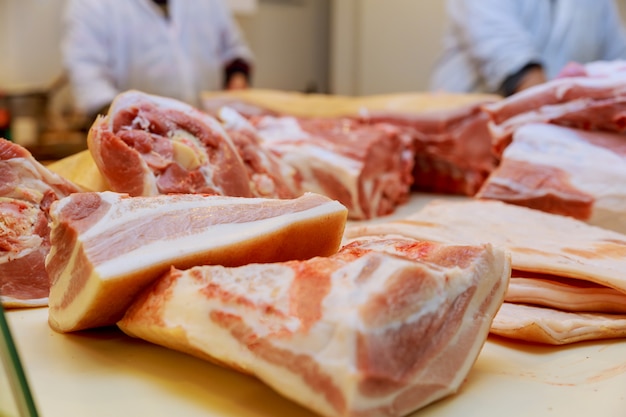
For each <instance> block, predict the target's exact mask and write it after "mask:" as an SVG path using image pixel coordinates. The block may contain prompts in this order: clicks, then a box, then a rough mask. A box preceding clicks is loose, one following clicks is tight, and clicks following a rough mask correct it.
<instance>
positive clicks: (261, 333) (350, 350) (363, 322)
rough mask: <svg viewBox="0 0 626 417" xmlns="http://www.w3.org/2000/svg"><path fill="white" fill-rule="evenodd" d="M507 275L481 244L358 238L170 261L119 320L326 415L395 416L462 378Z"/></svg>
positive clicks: (503, 262) (500, 254) (134, 331)
mask: <svg viewBox="0 0 626 417" xmlns="http://www.w3.org/2000/svg"><path fill="white" fill-rule="evenodd" d="M509 274H510V263H509V257H508V255H507V254H506V253H505V252H504V251H502V250H499V249H496V248H494V247H492V246H491V245H488V244H487V245H476V246H464V245H461V246H459V245H444V244H436V243H432V242H418V241H415V240H412V239H404V238H393V239H366V240H362V241H358V242H353V243H352V244H350V245H348V246H346V247H343V248H342V249H341V250H340V251H339V253H337V254H336V255H333V256H330V257H316V258H312V259H309V260H307V261H290V262H285V263H275V264H265V265H261V264H250V265H245V266H241V267H238V268H225V267H222V266H204V267H196V268H192V269H188V270H184V271H181V270H177V269H172V270H171V271H170V273H169V274H167V275H165V276H164V277H162V278H161V279H159V280H158V281H157V282H156V283H155V285H154V286H152V287H151V288H150V290H149V291H147V292H145V293H143V294H142V295H141V296H139V297H138V299H137V301H135V303H134V304H133V305H132V306H131V307H130V309H129V310H128V312H127V313H126V315H125V316H124V318H123V319H122V320H121V321H120V322H119V323H118V326H119V327H120V328H121V329H122V330H123V331H124V332H126V333H128V334H130V335H131V336H135V337H141V338H143V339H145V340H148V341H152V342H154V343H158V344H161V345H164V346H166V347H170V348H173V349H177V350H180V351H183V352H187V353H190V354H192V355H196V356H198V357H201V358H204V359H208V360H211V361H214V362H216V363H219V364H222V365H225V366H229V367H232V368H235V369H237V370H239V371H242V372H246V373H249V374H252V375H255V376H257V377H258V378H259V379H261V380H262V381H264V382H265V383H267V384H268V385H270V386H271V387H272V388H274V389H275V390H277V391H278V392H279V393H281V394H282V395H284V396H286V397H287V398H290V399H292V400H294V401H296V402H298V403H300V404H301V405H303V406H305V407H308V408H310V409H312V410H314V411H315V412H317V413H319V414H321V415H324V416H328V417H331V416H332V417H334V416H402V415H406V414H408V413H410V412H412V411H414V410H416V409H418V408H421V407H424V406H425V405H427V404H429V403H431V402H433V401H435V400H437V399H440V398H442V397H444V396H447V395H449V394H451V393H454V392H455V391H456V390H457V389H458V388H459V386H460V385H461V384H462V383H463V380H464V379H465V377H466V376H467V373H468V372H469V370H470V368H471V367H472V365H473V363H474V361H475V360H476V358H477V356H478V354H479V352H480V350H481V348H482V346H483V344H484V342H485V340H486V337H487V334H488V331H489V327H490V324H491V321H492V319H493V316H494V315H495V313H496V311H497V310H498V308H499V307H500V305H501V303H502V298H503V296H504V290H505V289H506V286H507V282H508V279H509Z"/></svg>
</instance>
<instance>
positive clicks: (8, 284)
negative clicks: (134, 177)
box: [0, 139, 81, 307]
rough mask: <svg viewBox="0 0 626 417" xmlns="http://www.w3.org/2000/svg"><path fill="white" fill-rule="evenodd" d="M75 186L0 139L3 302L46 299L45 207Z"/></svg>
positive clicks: (44, 302)
mask: <svg viewBox="0 0 626 417" xmlns="http://www.w3.org/2000/svg"><path fill="white" fill-rule="evenodd" d="M79 191H81V190H80V188H79V187H78V186H77V185H75V184H73V183H71V182H70V181H68V180H66V179H64V178H63V177H61V176H59V175H57V174H55V173H53V172H51V171H50V170H48V169H47V168H46V167H45V166H44V165H42V164H41V163H39V162H38V161H37V160H36V159H35V158H34V157H33V156H32V155H31V153H30V152H29V151H28V150H27V149H26V148H23V147H22V146H20V145H18V144H15V143H12V142H9V141H8V140H5V139H0V300H1V302H2V305H3V306H4V307H39V306H45V305H47V303H48V291H49V288H50V285H49V282H48V281H49V280H48V274H47V273H46V270H45V266H44V260H45V257H46V255H47V253H48V251H49V250H50V228H49V226H48V210H49V207H50V204H51V203H52V202H53V201H55V200H56V199H59V198H63V197H65V196H67V195H69V194H71V193H73V192H79Z"/></svg>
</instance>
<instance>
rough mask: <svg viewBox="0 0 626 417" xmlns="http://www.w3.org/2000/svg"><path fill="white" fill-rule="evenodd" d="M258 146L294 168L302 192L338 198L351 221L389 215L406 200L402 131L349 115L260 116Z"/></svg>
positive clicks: (407, 145)
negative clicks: (261, 145)
mask: <svg viewBox="0 0 626 417" xmlns="http://www.w3.org/2000/svg"><path fill="white" fill-rule="evenodd" d="M253 125H254V126H255V127H256V128H257V132H258V134H259V136H260V137H261V139H262V141H263V146H264V147H265V148H266V149H268V150H269V151H271V152H274V153H275V154H277V155H278V156H279V157H280V158H281V159H282V160H283V161H285V162H286V163H287V164H289V165H291V166H292V167H293V168H295V169H296V171H297V172H298V175H299V176H300V178H301V183H300V186H301V189H302V190H303V191H308V192H315V193H319V194H323V195H326V196H328V197H330V198H332V199H335V200H338V201H339V202H341V203H342V204H344V205H345V206H346V207H347V208H348V213H349V217H350V218H351V219H355V220H361V219H370V218H373V217H377V216H382V215H386V214H390V213H392V212H393V211H394V210H395V208H396V207H397V206H398V205H400V204H402V203H405V202H406V201H407V200H408V197H409V192H410V185H411V183H412V176H411V171H412V168H413V164H414V153H413V150H412V144H411V140H410V138H409V137H408V136H406V134H405V132H404V130H403V129H398V128H397V127H394V126H392V125H390V124H384V123H379V124H376V125H364V124H362V123H360V122H358V121H356V120H354V119H350V118H327V119H324V118H311V119H307V118H295V117H289V116H283V117H272V116H265V117H261V118H256V119H254V120H253Z"/></svg>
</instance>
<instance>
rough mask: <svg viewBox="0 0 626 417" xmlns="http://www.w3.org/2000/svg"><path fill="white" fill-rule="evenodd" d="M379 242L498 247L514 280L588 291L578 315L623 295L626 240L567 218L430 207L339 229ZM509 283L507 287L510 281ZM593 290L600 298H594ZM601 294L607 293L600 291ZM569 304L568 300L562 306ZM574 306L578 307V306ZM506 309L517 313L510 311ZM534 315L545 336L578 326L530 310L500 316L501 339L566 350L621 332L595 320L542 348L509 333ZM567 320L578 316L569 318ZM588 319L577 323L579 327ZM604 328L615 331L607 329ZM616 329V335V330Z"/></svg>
mask: <svg viewBox="0 0 626 417" xmlns="http://www.w3.org/2000/svg"><path fill="white" fill-rule="evenodd" d="M387 235H399V236H405V237H411V238H414V239H423V240H432V241H438V242H445V243H457V244H480V243H487V242H488V243H491V244H493V245H494V246H498V247H502V248H503V249H505V250H507V251H509V252H510V254H511V265H512V268H513V270H514V271H516V275H518V276H519V275H521V274H525V273H527V272H530V273H533V274H535V273H537V274H543V275H548V276H553V277H560V278H571V279H573V280H575V281H580V283H579V284H578V285H577V286H578V287H588V288H589V291H588V293H589V295H590V296H589V298H587V299H586V300H585V301H584V303H582V304H579V305H584V306H585V307H584V309H585V310H586V309H587V308H589V306H590V305H592V304H593V303H595V305H596V306H598V305H599V306H610V305H611V303H613V302H614V300H615V293H621V294H626V276H625V275H624V270H625V269H626V235H623V234H620V233H617V232H614V231H611V230H608V229H602V228H599V227H595V226H591V225H588V224H587V223H584V222H582V221H579V220H576V219H573V218H571V217H565V216H561V215H557V214H551V213H546V212H542V211H539V210H535V209H530V208H527V207H521V206H516V205H512V204H507V203H503V202H501V201H496V200H480V199H472V200H470V201H465V202H446V201H434V202H431V203H429V204H427V205H426V206H425V207H424V208H423V209H421V210H419V211H418V212H416V213H415V214H412V215H410V216H408V217H407V218H405V219H401V220H396V221H390V222H385V223H379V224H370V225H355V226H351V227H349V228H347V229H346V232H345V237H344V242H350V241H351V240H354V239H359V238H361V237H363V236H387ZM511 282H514V278H512V279H511ZM590 283H592V284H595V285H592V284H590ZM598 288H604V289H605V290H602V291H597V290H596V289H598ZM608 289H612V291H607V290H608ZM581 292H582V291H581ZM526 295H528V294H526ZM551 298H552V295H550V294H548V295H546V291H545V289H544V290H543V291H541V292H539V293H536V294H535V295H534V298H531V297H527V298H526V300H525V302H526V303H535V304H545V303H546V299H548V300H550V299H551ZM552 301H554V300H552ZM573 301H574V300H568V302H570V303H571V302H573ZM559 302H562V300H561V301H559ZM577 302H578V303H581V300H580V299H579V300H577ZM567 305H568V304H567V303H565V304H563V306H565V307H566V306H567ZM572 305H573V304H570V306H572ZM510 308H517V307H516V305H514V307H510ZM581 309H582V308H581ZM526 311H528V312H529V316H524V315H523V314H524V313H525V312H526ZM542 311H545V312H546V314H547V315H548V317H545V320H546V321H547V324H546V326H548V327H549V328H553V329H557V330H558V329H561V330H563V329H567V328H568V326H570V325H572V323H574V324H575V323H576V321H575V320H578V318H575V320H574V322H572V321H570V319H571V317H574V316H573V315H569V316H568V315H567V314H564V312H563V311H559V310H552V309H547V308H546V309H540V308H538V307H537V309H520V310H519V311H517V312H516V313H515V314H512V315H511V316H510V317H511V318H508V317H509V316H507V319H506V320H507V321H508V323H514V324H513V325H512V327H513V330H511V331H510V332H508V333H507V337H512V338H518V339H524V340H533V341H540V340H543V341H544V343H556V341H560V343H570V342H574V341H578V340H583V339H581V337H583V338H584V340H590V339H592V338H595V337H596V336H597V337H598V338H606V337H617V336H620V337H621V336H626V327H624V326H622V325H621V324H620V322H619V321H618V322H609V323H608V326H609V327H608V328H607V329H606V331H605V330H603V329H602V327H601V324H597V323H598V322H597V321H596V319H595V318H594V319H593V320H594V321H593V325H592V326H595V327H591V329H590V330H589V329H587V328H586V329H585V330H584V331H583V332H582V335H579V336H572V337H570V336H571V335H570V333H569V330H568V331H567V333H566V334H565V335H564V336H562V337H561V336H552V339H553V341H552V342H549V341H547V340H550V339H549V338H545V337H544V338H542V339H539V338H538V336H531V335H529V336H527V335H526V334H525V333H524V332H522V331H520V332H519V333H518V332H516V331H515V330H514V329H517V327H515V326H517V324H519V323H522V324H520V326H519V327H523V326H526V325H531V324H532V323H537V322H540V321H541V320H544V318H543V317H542V316H541V314H540V313H541V312H542ZM575 314H582V313H581V312H576V313H575ZM597 314H599V313H597ZM502 317H504V316H502ZM576 317H580V316H576ZM588 318H589V317H587V316H585V319H584V320H587V319H588ZM558 320H563V322H562V323H559V322H558ZM603 320H604V319H603ZM532 325H533V326H534V324H532ZM507 326H508V325H507ZM576 326H577V325H576ZM598 326H600V327H598ZM612 326H617V327H616V328H615V329H614V328H613V327H612ZM621 327H624V328H623V329H621ZM506 328H508V329H510V328H511V327H506ZM572 331H574V330H572ZM498 334H501V335H502V334H503V333H501V332H499V333H498ZM527 337H528V338H531V337H532V339H527Z"/></svg>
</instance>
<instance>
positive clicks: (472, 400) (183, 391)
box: [7, 308, 626, 417]
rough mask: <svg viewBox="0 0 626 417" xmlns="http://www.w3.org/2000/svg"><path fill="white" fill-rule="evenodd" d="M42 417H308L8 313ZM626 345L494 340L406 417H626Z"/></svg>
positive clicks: (187, 361) (245, 382) (143, 351)
mask: <svg viewBox="0 0 626 417" xmlns="http://www.w3.org/2000/svg"><path fill="white" fill-rule="evenodd" d="M7 316H8V320H9V325H10V326H11V329H12V332H13V335H14V337H15V339H16V344H17V347H18V350H19V352H20V355H21V358H22V362H23V363H24V366H25V369H26V374H27V377H28V381H29V383H30V386H31V389H32V391H33V394H34V396H35V400H36V402H37V406H38V409H39V412H40V414H41V415H42V416H44V417H57V416H58V417H67V416H90V417H100V416H103V417H104V416H107V417H108V416H135V415H137V416H139V415H146V416H147V415H149V416H152V417H159V416H168V417H169V416H173V415H180V416H186V417H196V416H198V417H200V416H202V417H207V416H211V417H213V416H214V417H218V416H219V417H235V416H236V417H253V416H254V417H266V416H267V417H296V416H300V417H308V416H314V415H315V414H313V413H312V412H310V411H308V410H306V409H304V408H302V407H300V406H298V405H296V404H295V403H293V402H291V401H289V400H287V399H285V398H283V397H281V396H280V395H278V394H276V393H274V392H273V391H272V390H271V389H270V388H268V387H267V386H265V385H264V384H262V383H261V382H259V381H257V380H255V379H254V378H252V377H249V376H246V375H242V374H239V373H237V372H235V371H231V370H229V369H225V368H221V367H219V366H217V365H213V364H211V363H208V362H205V361H202V360H200V359H196V358H194V357H191V356H188V355H185V354H182V353H178V352H175V351H172V350H168V349H165V348H162V347H160V346H156V345H152V344H150V343H148V342H144V341H142V340H138V339H132V338H130V337H128V336H126V335H125V334H123V333H122V332H121V331H119V330H117V329H115V328H109V329H100V330H90V331H84V332H79V333H75V334H66V335H64V334H59V333H55V332H54V331H53V330H51V329H50V328H49V327H48V324H47V322H46V320H47V316H48V311H47V308H38V309H23V310H12V311H8V312H7ZM625 413H626V340H615V341H608V342H606V341H605V342H595V343H581V344H576V345H571V346H565V347H544V346H535V345H528V344H521V343H512V342H508V341H505V340H504V339H496V338H490V339H489V340H488V341H487V343H486V344H485V346H484V348H483V350H482V352H481V354H480V356H479V358H478V360H477V362H476V363H475V365H474V367H473V368H472V370H471V371H470V373H469V375H468V378H467V380H466V381H465V383H464V384H463V386H462V388H461V390H460V391H459V392H458V393H457V394H456V395H453V396H450V397H448V398H446V399H444V400H442V401H439V402H437V403H434V404H432V405H430V406H428V407H426V408H424V409H422V410H419V411H417V412H415V413H413V414H412V416H415V417H431V416H448V417H450V416H463V417H471V416H477V417H478V416H480V417H489V416H494V417H495V416H498V417H501V416H507V417H514V416H520V417H521V416H524V417H527V416H534V417H539V416H549V417H557V416H563V417H577V416H580V417H583V416H584V417H588V416H590V415H593V416H598V417H609V416H610V417H613V416H615V417H618V416H619V417H623V416H624V415H625Z"/></svg>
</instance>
